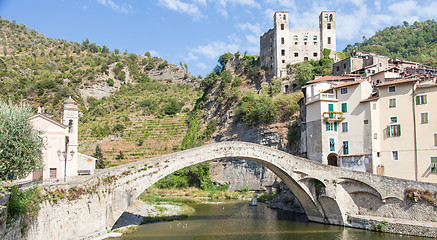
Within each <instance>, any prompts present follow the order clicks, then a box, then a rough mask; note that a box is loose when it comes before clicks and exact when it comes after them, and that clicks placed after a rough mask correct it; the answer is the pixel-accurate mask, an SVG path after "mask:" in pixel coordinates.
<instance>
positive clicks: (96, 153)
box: [93, 144, 109, 169]
mask: <svg viewBox="0 0 437 240" xmlns="http://www.w3.org/2000/svg"><path fill="white" fill-rule="evenodd" d="M93 157H95V158H97V161H96V168H97V169H103V168H105V167H106V166H107V165H108V163H109V162H108V161H106V160H105V157H103V152H102V149H101V148H100V145H98V144H97V146H96V150H95V151H94V153H93Z"/></svg>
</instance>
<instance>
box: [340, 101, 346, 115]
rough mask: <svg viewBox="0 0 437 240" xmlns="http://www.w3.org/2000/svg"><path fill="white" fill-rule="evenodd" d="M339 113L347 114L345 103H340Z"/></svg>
mask: <svg viewBox="0 0 437 240" xmlns="http://www.w3.org/2000/svg"><path fill="white" fill-rule="evenodd" d="M341 111H342V112H344V113H345V112H347V103H342V104H341Z"/></svg>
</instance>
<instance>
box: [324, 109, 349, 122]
mask: <svg viewBox="0 0 437 240" xmlns="http://www.w3.org/2000/svg"><path fill="white" fill-rule="evenodd" d="M322 118H323V120H325V121H328V122H340V121H343V120H344V117H343V112H333V111H329V112H324V113H323V114H322Z"/></svg>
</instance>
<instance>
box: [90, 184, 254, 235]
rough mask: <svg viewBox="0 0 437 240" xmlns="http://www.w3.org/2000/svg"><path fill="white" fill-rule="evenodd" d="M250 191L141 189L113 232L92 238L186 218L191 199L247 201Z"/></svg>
mask: <svg viewBox="0 0 437 240" xmlns="http://www.w3.org/2000/svg"><path fill="white" fill-rule="evenodd" d="M251 197H252V193H249V192H229V191H216V192H208V191H203V190H200V189H197V188H188V189H156V188H155V189H150V190H147V191H145V192H144V193H142V194H141V195H140V196H139V197H138V199H136V200H135V201H134V202H133V203H132V205H131V206H129V208H128V209H127V210H126V211H125V212H124V213H123V214H122V215H121V216H120V218H119V219H118V220H117V222H116V223H115V225H114V227H113V228H112V230H111V232H108V233H106V234H103V235H100V236H97V237H94V238H91V239H92V240H100V239H107V238H113V237H119V236H121V235H122V234H125V233H131V232H134V231H136V230H137V228H138V226H139V225H141V224H147V223H154V222H163V221H173V220H181V219H185V218H187V217H188V216H190V215H192V214H193V213H194V211H195V210H194V208H192V207H190V206H189V205H188V203H205V202H208V203H220V202H217V201H222V200H229V199H234V200H242V201H247V200H250V199H251Z"/></svg>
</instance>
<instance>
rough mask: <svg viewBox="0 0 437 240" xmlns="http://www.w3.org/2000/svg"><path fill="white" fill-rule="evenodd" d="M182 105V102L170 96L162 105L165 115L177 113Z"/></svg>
mask: <svg viewBox="0 0 437 240" xmlns="http://www.w3.org/2000/svg"><path fill="white" fill-rule="evenodd" d="M183 106H184V103H182V102H178V101H176V99H174V98H170V100H169V101H168V102H167V104H165V106H164V113H165V114H167V115H175V114H176V113H179V112H180V111H181V109H182V107H183Z"/></svg>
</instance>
